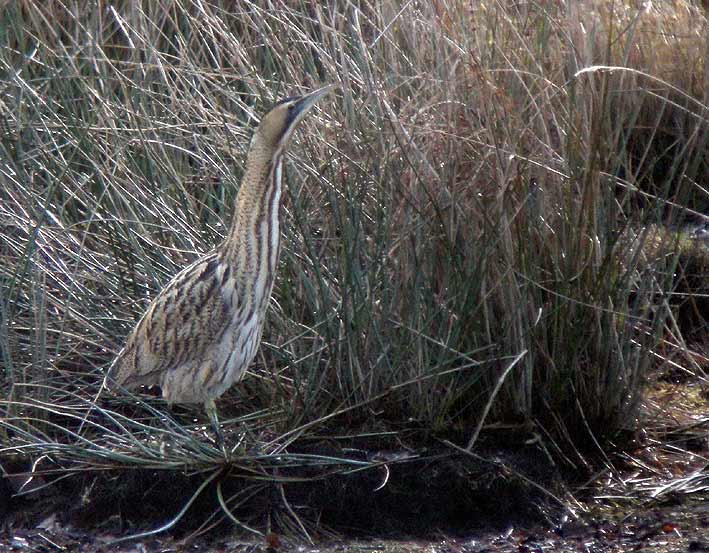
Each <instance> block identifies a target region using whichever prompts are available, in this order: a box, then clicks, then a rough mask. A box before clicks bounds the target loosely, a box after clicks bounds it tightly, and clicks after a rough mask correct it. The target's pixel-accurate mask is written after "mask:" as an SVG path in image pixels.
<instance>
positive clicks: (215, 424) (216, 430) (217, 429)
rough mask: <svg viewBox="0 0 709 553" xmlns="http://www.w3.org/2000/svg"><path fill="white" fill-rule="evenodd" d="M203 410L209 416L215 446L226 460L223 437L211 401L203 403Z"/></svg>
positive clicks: (214, 407) (212, 401) (213, 404)
mask: <svg viewBox="0 0 709 553" xmlns="http://www.w3.org/2000/svg"><path fill="white" fill-rule="evenodd" d="M204 409H205V411H207V415H208V416H209V420H210V421H211V423H212V428H213V429H214V434H215V435H216V438H217V445H218V446H219V448H220V449H221V450H222V453H223V454H224V457H225V458H226V457H227V456H228V455H227V450H226V445H225V443H224V435H223V434H222V428H221V426H219V417H218V416H217V406H216V404H215V403H214V400H213V399H208V400H206V401H205V402H204Z"/></svg>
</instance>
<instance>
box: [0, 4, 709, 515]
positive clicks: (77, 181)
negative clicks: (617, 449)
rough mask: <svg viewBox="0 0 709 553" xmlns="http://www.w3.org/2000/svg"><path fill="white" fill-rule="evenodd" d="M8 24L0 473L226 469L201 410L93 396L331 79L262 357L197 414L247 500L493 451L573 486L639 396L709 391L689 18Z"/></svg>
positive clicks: (149, 11)
mask: <svg viewBox="0 0 709 553" xmlns="http://www.w3.org/2000/svg"><path fill="white" fill-rule="evenodd" d="M0 18H1V19H0V45H1V46H2V47H1V48H0V75H2V81H1V82H0V161H1V163H0V225H2V236H1V238H0V289H1V290H2V299H1V302H0V349H1V351H2V354H1V355H2V358H1V359H2V360H1V363H2V366H3V369H2V380H0V385H1V386H2V395H1V396H0V397H1V399H2V401H1V402H0V414H1V415H2V419H0V435H1V436H2V444H3V446H2V449H1V450H0V455H2V456H6V457H12V458H15V457H17V456H22V457H28V458H31V459H33V460H35V461H37V460H38V459H41V462H40V463H41V465H42V466H41V468H42V469H43V470H47V471H50V472H57V471H58V472H59V473H60V474H71V473H73V472H76V471H89V472H90V471H97V470H103V469H106V468H116V467H150V468H160V469H167V470H170V469H176V470H185V469H186V468H187V469H189V470H204V471H209V470H215V467H220V466H221V462H222V460H221V457H220V455H221V454H220V452H219V449H218V448H217V447H215V446H214V444H212V443H211V442H210V441H209V439H208V435H206V434H204V433H202V432H200V431H198V430H199V429H200V428H201V427H202V425H203V424H204V417H203V414H202V413H201V411H200V409H199V408H198V407H194V408H190V407H178V408H177V409H175V410H172V411H171V410H169V409H168V408H167V407H166V406H165V404H164V403H163V402H162V401H161V400H159V399H157V398H151V397H150V396H147V395H145V394H138V395H136V396H129V395H126V394H119V395H118V396H110V395H108V394H106V392H104V391H101V389H100V387H101V382H102V378H103V373H104V371H105V369H106V367H107V366H108V365H109V364H110V362H111V360H112V358H113V356H114V355H115V354H116V352H117V351H118V350H119V349H120V347H121V345H122V342H123V339H124V337H125V336H126V334H127V333H128V331H129V330H130V328H131V327H132V325H133V324H134V323H135V322H136V321H137V319H138V318H139V317H140V315H141V314H142V312H143V310H144V309H145V307H146V306H147V304H148V302H149V300H150V298H151V297H153V296H154V294H155V293H156V292H157V291H158V290H159V289H160V287H161V286H162V285H163V284H164V283H165V282H166V281H167V280H168V279H169V278H170V277H171V276H172V275H173V274H175V273H176V272H177V271H178V270H179V268H181V267H183V266H184V265H185V264H187V263H189V262H190V261H191V260H193V259H195V258H196V257H197V256H198V255H200V254H202V253H205V252H207V251H209V250H210V249H211V248H212V247H214V246H215V245H216V244H217V243H218V242H219V241H220V240H221V239H223V237H224V236H225V234H226V229H227V227H228V225H229V223H230V220H231V212H232V205H233V200H234V197H235V194H236V192H237V190H238V187H239V179H240V176H241V171H242V161H243V159H244V155H245V152H246V150H247V148H248V144H249V139H250V134H251V131H252V129H253V126H254V123H255V121H257V120H258V119H259V117H260V116H261V115H262V114H263V113H264V112H265V111H267V110H268V109H269V106H270V105H272V104H273V103H274V102H275V101H276V100H278V99H279V98H281V97H285V96H288V95H292V94H298V93H300V92H304V91H307V90H310V89H312V88H315V87H317V86H319V85H321V84H326V83H333V82H338V83H341V88H340V90H339V92H338V93H337V94H336V95H335V96H332V97H331V99H329V100H328V101H325V102H323V103H322V104H321V107H320V109H319V111H318V112H317V114H316V115H315V116H312V117H310V118H309V119H308V120H307V121H306V122H305V123H304V125H303V126H302V128H301V129H300V130H299V131H298V133H297V136H296V139H295V143H294V144H293V146H292V148H291V155H290V157H289V161H288V170H287V196H286V199H285V206H284V213H283V218H284V224H283V229H284V244H283V246H284V247H283V255H282V261H281V266H280V274H279V276H278V280H277V283H276V288H275V292H274V301H273V304H272V309H271V311H270V314H269V320H268V323H267V326H266V330H265V335H264V339H265V343H264V344H263V346H262V348H261V353H260V355H259V356H258V359H257V362H256V363H255V364H254V365H253V366H252V367H251V369H250V371H249V373H248V374H247V376H246V378H245V379H244V381H243V382H242V383H241V384H239V385H238V386H236V387H234V389H232V390H231V391H230V392H229V393H228V394H226V395H225V396H224V397H223V399H222V400H221V401H220V404H219V405H220V410H221V412H222V413H223V417H224V415H225V414H226V415H227V416H228V417H227V418H229V417H230V418H231V420H230V421H229V422H228V426H229V427H230V428H232V429H233V435H232V439H233V443H234V444H235V445H236V444H237V443H238V444H239V445H238V447H236V448H235V450H234V452H233V454H234V455H235V456H236V457H235V459H236V464H237V465H238V466H239V467H240V468H241V469H243V470H245V471H246V473H247V474H250V475H251V476H253V477H254V478H255V479H256V480H255V481H257V482H263V481H264V480H268V479H269V478H271V479H277V478H276V473H277V471H278V469H277V468H274V467H281V466H282V464H286V465H288V466H291V467H292V466H308V467H310V468H311V469H312V470H314V471H315V472H317V473H318V474H320V475H322V474H325V473H328V474H329V473H331V472H343V471H345V472H346V471H351V470H354V469H357V468H358V467H365V466H370V465H371V464H372V463H376V462H375V461H372V460H371V459H363V458H362V457H361V456H360V455H354V454H352V453H351V452H350V453H348V452H347V447H352V444H359V445H361V444H368V446H367V447H376V448H390V449H391V448H393V447H401V446H405V447H407V448H411V451H416V448H417V447H418V446H420V445H421V444H423V443H428V442H429V441H430V440H437V443H439V444H440V443H446V444H448V445H449V446H450V448H451V450H453V449H454V447H456V446H457V447H460V448H463V449H466V448H468V447H469V446H473V450H475V447H474V446H475V445H476V441H477V439H478V437H480V436H482V437H485V436H490V435H492V434H494V432H493V431H495V430H496V429H497V430H499V429H513V430H515V431H517V432H522V435H525V436H536V438H535V439H537V440H540V441H541V442H542V443H543V444H544V447H545V450H546V451H547V452H549V455H550V456H551V457H553V458H555V459H557V462H560V463H561V464H562V465H564V466H565V467H567V468H570V469H572V470H584V469H585V468H587V467H586V464H585V463H586V461H585V458H586V453H585V452H588V451H589V450H592V451H595V453H596V454H599V453H604V452H605V450H606V448H607V447H610V446H609V444H611V445H612V444H616V443H617V440H618V439H619V436H628V435H629V434H628V432H632V431H634V430H636V429H637V428H638V427H639V426H647V421H648V418H647V417H648V413H653V414H657V412H658V411H661V410H662V409H661V408H660V407H658V405H657V404H654V403H653V404H652V405H650V404H648V402H647V401H646V400H647V395H645V394H644V391H645V390H646V389H647V386H648V384H650V383H652V382H654V381H655V380H656V378H657V377H658V375H660V376H662V375H667V374H668V373H671V374H673V375H680V376H681V377H682V378H685V377H687V376H690V377H692V378H700V379H703V382H704V385H706V376H705V374H706V373H705V371H706V367H707V312H708V311H709V309H708V308H707V298H706V295H707V279H706V277H707V246H706V241H705V240H704V241H703V240H702V239H701V237H702V231H703V232H706V224H707V218H706V215H707V213H709V195H708V194H707V188H706V184H707V182H708V180H707V176H708V175H709V170H708V169H709V167H708V163H709V161H708V159H707V148H708V141H709V132H707V130H708V123H707V94H709V92H708V91H709V86H708V82H709V81H708V77H707V59H709V56H708V55H707V54H708V53H709V46H708V43H707V40H706V36H707V18H706V11H705V10H704V9H703V8H702V6H701V5H700V4H699V3H693V2H690V1H688V0H673V1H664V2H628V1H620V0H618V1H601V0H586V1H583V2H569V3H563V2H546V1H534V2H526V3H520V2H503V1H496V2H488V1H480V2H472V3H471V2H463V1H458V0H435V1H432V2H416V1H408V2H393V1H392V2H390V1H382V2H370V1H364V0H363V1H359V2H355V1H347V2H338V1H331V2H323V3H320V2H304V1H303V2H299V1H278V2H251V1H241V2H228V1H210V2H201V1H196V0H195V1H192V0H170V1H163V2H142V3H141V2H128V1H124V2H121V1H118V2H113V3H103V2H90V3H80V2H63V3H62V2H44V1H42V2H39V1H33V0H21V1H20V0H18V1H15V2H7V3H6V4H5V7H4V9H3V11H2V14H1V15H0ZM702 295H703V296H702ZM702 375H704V376H702ZM651 403H652V402H651ZM648 405H650V407H652V406H654V407H657V408H656V409H654V410H653V409H651V408H650V407H648ZM695 414H696V409H695ZM700 422H704V423H706V413H704V419H702V420H700ZM481 429H482V433H480V430H481ZM488 431H489V432H488ZM324 439H327V440H328V443H329V444H330V446H331V449H329V450H328V453H327V454H323V453H322V452H321V453H320V454H319V455H313V454H312V451H311V449H309V448H311V447H312V446H311V444H313V443H315V442H319V441H320V440H324ZM520 439H521V438H520ZM623 440H624V438H623V439H621V441H623ZM166 443H167V444H168V445H167V446H166ZM333 444H335V445H333ZM344 444H347V447H346V446H345V445H344ZM372 444H376V446H373V445H372ZM304 451H310V453H307V454H306V453H303V452H304ZM333 451H337V452H338V453H337V454H335V453H333ZM313 467H315V468H313ZM318 471H320V472H318ZM207 474H211V473H209V472H207ZM240 474H241V473H240ZM239 477H240V478H243V474H241V475H240V476H239ZM248 478H249V477H246V479H247V481H248ZM254 486H256V485H255V484H254ZM253 489H257V488H253ZM258 489H260V488H258ZM252 491H253V490H252V488H250V487H248V486H246V487H244V488H243V489H240V491H239V492H235V495H233V496H231V497H229V498H227V500H226V503H228V504H229V506H230V507H233V506H235V505H236V504H238V503H240V502H241V501H242V500H245V499H248V498H249V497H250V495H249V494H250V493H251V492H252ZM222 503H223V504H224V500H223V498H222Z"/></svg>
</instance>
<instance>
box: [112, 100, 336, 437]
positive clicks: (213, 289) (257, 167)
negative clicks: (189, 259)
mask: <svg viewBox="0 0 709 553" xmlns="http://www.w3.org/2000/svg"><path fill="white" fill-rule="evenodd" d="M331 89H332V87H331V86H329V87H325V88H321V89H319V90H316V91H314V92H312V93H310V94H307V95H305V96H301V97H295V98H288V99H287V100H284V101H282V102H280V103H279V104H278V105H276V106H275V107H274V108H273V109H272V110H271V111H270V112H269V113H268V114H266V115H265V116H264V118H263V120H262V121H261V124H260V125H259V126H258V128H257V129H256V132H255V133H254V137H253V139H252V141H251V146H250V148H249V153H248V157H247V160H246V170H245V172H244V178H243V180H242V183H241V187H240V188H239V193H238V195H237V198H236V207H235V213H234V220H233V222H232V226H231V230H230V232H229V236H228V237H227V239H226V240H225V241H224V242H223V243H222V244H221V245H220V246H219V247H217V248H216V249H215V250H214V251H213V252H211V253H209V254H208V255H206V256H204V257H203V258H201V259H199V260H197V261H196V262H195V263H193V264H192V265H190V266H189V267H187V268H185V269H183V270H182V271H180V272H179V273H178V274H177V275H176V276H175V277H174V278H173V279H172V280H171V281H170V282H169V283H168V284H167V285H166V286H165V287H164V288H163V290H162V291H161V292H160V293H159V294H158V296H157V297H156V298H155V299H154V300H153V302H152V303H151V304H150V306H149V307H148V309H147V311H146V312H145V314H144V315H143V317H142V318H141V319H140V321H139V322H138V324H137V325H136V326H135V328H134V329H133V331H132V332H131V334H130V335H129V336H128V338H127V340H126V344H125V347H124V348H123V349H122V350H121V352H120V353H119V354H118V357H117V358H116V359H115V361H114V362H113V364H112V365H111V367H110V369H109V371H108V373H107V379H106V382H107V384H108V385H109V386H110V385H111V383H114V382H115V383H117V384H119V385H122V386H125V387H127V388H134V387H137V386H141V385H156V384H157V385H159V386H160V387H161V388H162V395H163V397H165V398H166V399H167V401H168V402H170V403H173V402H175V403H198V402H199V403H204V404H205V406H206V408H207V412H208V413H209V415H210V418H211V419H212V423H213V424H214V426H215V430H216V432H217V435H218V437H219V439H220V440H221V434H220V430H219V425H218V422H217V419H216V411H215V407H214V399H215V398H217V397H219V396H220V395H221V394H223V393H224V392H225V391H226V390H227V389H228V388H229V387H230V386H231V385H232V384H234V383H235V382H236V381H237V380H239V379H240V378H241V377H242V376H243V374H244V372H245V371H246V368H247V367H248V365H249V363H250V362H251V360H252V359H253V357H254V356H255V355H256V351H257V349H258V346H259V342H260V341H261V331H262V329H263V322H264V318H265V314H266V309H267V307H268V303H269V299H270V297H271V290H272V288H273V280H274V277H275V273H276V268H277V264H278V255H279V247H280V230H279V224H280V221H279V210H280V204H281V175H282V166H283V153H284V150H285V148H286V147H287V145H288V141H289V139H290V136H291V134H292V132H293V130H294V129H295V127H296V126H297V125H298V123H299V122H300V121H301V120H302V118H303V117H304V116H305V114H306V113H307V112H308V111H309V110H310V109H311V108H312V106H313V105H314V104H315V102H316V101H317V100H319V99H320V98H322V97H323V96H324V95H325V94H326V93H327V92H329V91H330V90H331Z"/></svg>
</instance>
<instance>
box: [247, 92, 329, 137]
mask: <svg viewBox="0 0 709 553" xmlns="http://www.w3.org/2000/svg"><path fill="white" fill-rule="evenodd" d="M335 86H337V85H329V86H325V87H323V88H319V89H318V90H315V91H313V92H311V93H309V94H305V95H303V96H292V97H290V98H286V99H285V100H281V101H280V102H278V103H277V104H276V105H275V106H274V107H273V109H272V110H271V111H269V112H268V113H267V114H266V115H264V117H263V119H262V120H261V123H260V124H259V126H258V128H257V129H256V133H255V134H254V138H255V139H259V140H262V141H263V142H264V143H265V144H266V145H268V146H269V147H270V148H273V149H276V150H277V149H279V148H283V147H284V146H286V145H287V144H288V140H289V139H290V137H291V134H293V131H294V130H295V128H296V127H297V126H298V123H300V121H301V120H302V119H303V117H305V114H306V113H308V112H309V111H310V110H311V108H312V107H313V106H314V105H315V103H316V102H317V101H318V100H320V98H322V97H323V96H325V94H327V93H328V92H330V91H331V90H332V89H333V88H335Z"/></svg>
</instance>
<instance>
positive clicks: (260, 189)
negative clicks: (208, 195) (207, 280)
mask: <svg viewBox="0 0 709 553" xmlns="http://www.w3.org/2000/svg"><path fill="white" fill-rule="evenodd" d="M282 174H283V148H282V147H278V148H273V147H272V146H270V145H269V144H267V143H266V141H264V140H262V139H261V137H260V136H259V135H258V134H257V135H256V136H254V139H253V141H252V144H251V148H250V150H249V154H248V158H247V160H246V170H245V172H244V177H243V179H242V181H241V187H240V188H239V192H238V195H237V198H236V209H235V213H234V220H233V222H232V225H231V230H230V231H229V238H228V239H227V240H226V242H225V244H224V246H225V248H224V250H223V256H224V260H225V261H226V263H227V264H228V265H229V266H230V268H231V271H233V277H234V278H235V279H236V283H235V284H236V286H238V287H240V288H241V290H242V292H243V293H244V294H245V297H247V298H250V299H251V300H252V301H254V302H255V303H257V304H261V303H263V301H264V300H267V299H268V297H269V296H270V294H271V289H272V287H273V278H274V275H275V272H276V266H277V265H278V256H279V250H280V238H281V232H280V206H281V192H282V182H281V181H282ZM263 307H264V308H265V306H263Z"/></svg>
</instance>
